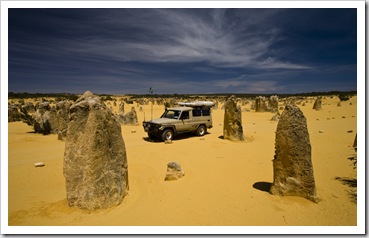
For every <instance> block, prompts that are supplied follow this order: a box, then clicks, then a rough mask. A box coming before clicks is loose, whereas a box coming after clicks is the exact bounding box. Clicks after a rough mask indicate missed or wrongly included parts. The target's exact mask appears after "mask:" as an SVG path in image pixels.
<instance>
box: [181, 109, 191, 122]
mask: <svg viewBox="0 0 369 238" xmlns="http://www.w3.org/2000/svg"><path fill="white" fill-rule="evenodd" d="M183 119H190V113H189V112H188V111H185V112H182V114H181V120H183Z"/></svg>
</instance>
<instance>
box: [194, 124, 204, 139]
mask: <svg viewBox="0 0 369 238" xmlns="http://www.w3.org/2000/svg"><path fill="white" fill-rule="evenodd" d="M205 133H206V127H205V126H204V125H200V126H199V127H198V128H197V130H196V135H197V136H203V135H205Z"/></svg>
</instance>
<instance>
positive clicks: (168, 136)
mask: <svg viewBox="0 0 369 238" xmlns="http://www.w3.org/2000/svg"><path fill="white" fill-rule="evenodd" d="M161 139H162V140H163V141H166V140H172V139H173V131H172V130H171V129H165V130H164V132H163V134H162V135H161Z"/></svg>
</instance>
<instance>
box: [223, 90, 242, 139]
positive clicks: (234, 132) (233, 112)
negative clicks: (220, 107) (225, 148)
mask: <svg viewBox="0 0 369 238" xmlns="http://www.w3.org/2000/svg"><path fill="white" fill-rule="evenodd" d="M224 110H225V111H224V123H223V138H224V139H227V140H232V141H243V140H244V136H243V129H242V113H241V107H240V106H238V107H237V104H236V102H235V97H234V96H231V97H230V98H228V100H227V102H226V103H225V107H224Z"/></svg>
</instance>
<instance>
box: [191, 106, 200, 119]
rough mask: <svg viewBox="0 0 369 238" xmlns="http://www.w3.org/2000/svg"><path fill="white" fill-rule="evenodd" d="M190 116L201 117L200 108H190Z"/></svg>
mask: <svg viewBox="0 0 369 238" xmlns="http://www.w3.org/2000/svg"><path fill="white" fill-rule="evenodd" d="M192 116H194V117H201V109H199V108H196V109H194V110H192Z"/></svg>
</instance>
